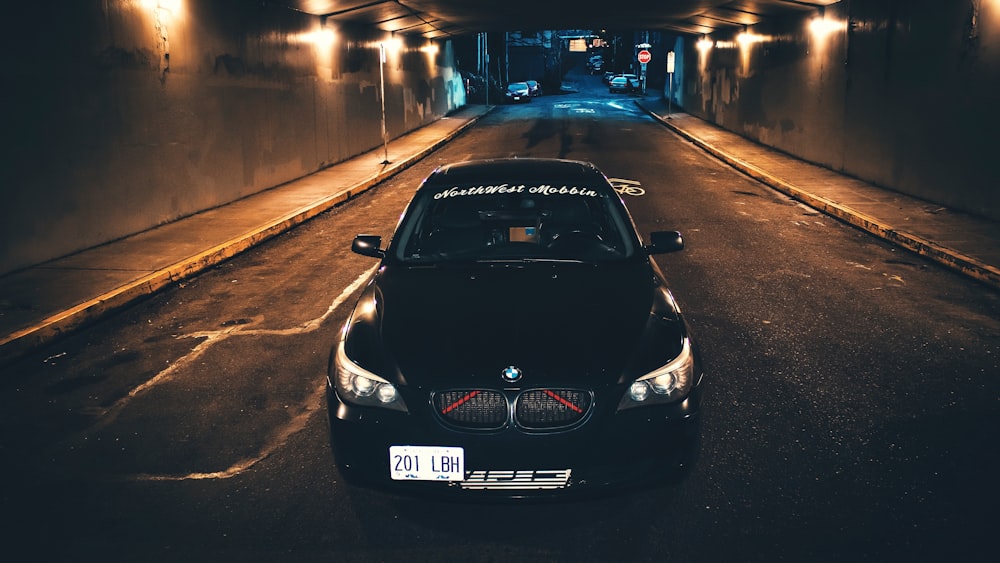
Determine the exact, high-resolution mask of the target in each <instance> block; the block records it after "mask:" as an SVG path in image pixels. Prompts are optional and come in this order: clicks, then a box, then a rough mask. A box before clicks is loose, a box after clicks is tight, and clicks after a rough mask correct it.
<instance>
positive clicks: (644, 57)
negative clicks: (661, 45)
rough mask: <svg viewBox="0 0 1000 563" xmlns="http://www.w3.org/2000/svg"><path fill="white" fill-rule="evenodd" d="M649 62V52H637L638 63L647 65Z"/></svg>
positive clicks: (650, 57) (651, 57) (651, 58)
mask: <svg viewBox="0 0 1000 563" xmlns="http://www.w3.org/2000/svg"><path fill="white" fill-rule="evenodd" d="M651 60H653V55H650V54H649V51H647V50H645V49H643V50H641V51H639V62H640V63H642V64H646V63H648V62H649V61H651Z"/></svg>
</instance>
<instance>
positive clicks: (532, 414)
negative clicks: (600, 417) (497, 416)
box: [514, 389, 593, 430]
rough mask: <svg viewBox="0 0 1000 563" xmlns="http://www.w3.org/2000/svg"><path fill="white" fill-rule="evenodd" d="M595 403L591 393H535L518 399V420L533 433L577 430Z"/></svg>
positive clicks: (515, 410) (566, 390) (573, 391)
mask: <svg viewBox="0 0 1000 563" xmlns="http://www.w3.org/2000/svg"><path fill="white" fill-rule="evenodd" d="M592 403H593V400H592V397H591V395H590V393H589V392H587V391H579V390H575V389H532V390H530V391H525V392H524V393H521V394H520V395H519V396H518V398H517V406H516V407H515V409H514V420H515V421H516V422H517V423H518V424H519V425H520V426H522V427H523V428H528V429H532V430H548V429H553V428H563V427H567V426H573V425H574V424H576V423H578V422H580V421H582V420H583V419H584V417H586V416H587V413H588V412H589V411H590V406H591V404H592Z"/></svg>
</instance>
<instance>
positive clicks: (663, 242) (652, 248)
mask: <svg viewBox="0 0 1000 563" xmlns="http://www.w3.org/2000/svg"><path fill="white" fill-rule="evenodd" d="M678 250H684V237H682V236H681V234H680V233H679V232H677V231H654V232H652V233H649V244H648V245H646V252H647V253H648V254H665V253H667V252H676V251H678Z"/></svg>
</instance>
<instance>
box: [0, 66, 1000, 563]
mask: <svg viewBox="0 0 1000 563" xmlns="http://www.w3.org/2000/svg"><path fill="white" fill-rule="evenodd" d="M578 78H579V79H580V91H579V92H577V93H573V94H563V95H549V96H545V97H543V98H539V99H536V100H534V101H532V102H531V103H528V104H523V105H518V106H503V107H501V108H498V109H497V110H496V111H494V112H493V113H492V114H490V115H489V116H487V117H486V118H485V119H484V120H482V121H481V122H480V124H479V125H477V126H476V127H475V128H473V129H472V130H470V131H468V132H467V133H466V134H464V135H463V136H461V137H460V138H458V139H457V140H455V141H453V142H452V143H450V144H449V145H448V146H446V147H445V148H443V149H442V150H440V151H438V152H436V153H434V154H433V155H431V156H430V157H428V158H427V159H425V160H424V161H423V162H421V163H420V164H418V165H417V166H415V167H413V168H411V169H409V170H407V171H406V172H404V173H402V174H401V175H399V176H397V177H396V178H394V179H392V180H390V181H388V182H386V183H384V184H383V185H381V186H379V187H377V188H376V189H374V190H371V191H369V192H367V193H365V194H363V195H361V196H360V197H358V198H356V199H354V200H352V201H350V202H348V203H346V204H344V205H342V206H340V207H338V208H336V209H334V210H332V211H330V212H328V213H326V214H324V215H322V216H320V217H318V218H316V219H315V220H313V221H310V222H309V223H307V224H305V225H303V226H302V227H300V228H298V229H296V230H294V231H292V232H289V233H287V234H285V235H282V236H280V237H277V238H276V239H273V240H271V241H269V242H267V243H266V244H264V245H262V246H260V247H258V248H255V249H253V250H251V251H249V252H247V253H245V254H243V255H240V256H238V257H236V258H234V259H233V260H231V261H229V262H227V263H225V264H223V265H221V266H219V267H217V268H215V269H214V270H212V271H209V272H207V273H204V274H203V275H201V276H199V277H197V278H195V279H193V280H190V281H187V282H184V283H183V284H181V285H179V286H177V287H175V288H172V289H170V290H167V291H165V292H163V293H161V294H158V295H156V296H154V297H152V298H150V299H148V300H146V301H144V302H143V303H140V304H138V305H136V306H134V307H132V308H130V309H128V310H126V311H124V312H122V313H120V314H118V315H117V316H115V317H114V318H111V319H109V320H107V321H105V322H102V323H101V324H99V325H97V326H94V327H92V328H90V329H88V330H86V331H84V332H80V333H77V334H75V335H73V336H71V337H69V338H67V339H64V340H62V341H60V342H57V343H55V344H53V345H52V346H50V347H49V348H47V349H45V350H41V351H40V352H38V353H37V354H35V355H32V356H29V357H26V358H24V359H23V360H21V361H19V362H18V363H17V364H14V365H12V366H9V367H6V368H5V373H3V375H2V377H0V412H2V415H0V416H2V419H0V420H2V426H0V428H2V429H0V437H2V438H0V464H2V467H3V478H2V498H0V501H2V503H3V507H4V512H5V514H6V515H7V523H6V524H5V525H4V526H3V527H0V530H2V531H0V538H2V539H3V542H2V544H0V545H2V547H0V550H3V551H0V553H4V554H5V555H15V556H16V559H12V558H10V557H5V559H7V560H37V561H41V560H46V561H47V560H54V561H70V560H72V561H90V560H101V561H140V560H141V561H220V560H230V561H422V560H435V561H437V560H447V561H459V560H461V561H696V562H697V561H708V562H714V561H796V562H798V561H824V562H825V561H830V562H840V561H848V560H850V561H937V560H942V558H943V559H946V560H959V559H962V560H967V561H987V560H992V556H993V555H994V554H993V552H994V551H995V549H994V547H993V543H992V541H991V540H992V539H993V538H992V536H993V530H994V529H995V528H996V527H997V525H998V523H1000V522H998V517H997V515H996V512H995V506H997V504H998V502H1000V494H998V487H997V484H996V479H995V478H994V473H995V472H996V470H997V468H998V467H1000V453H998V448H997V445H996V444H997V440H996V438H997V434H998V432H997V429H998V428H1000V424H998V422H1000V404H998V403H1000V400H998V399H1000V381H998V378H997V374H998V373H1000V367H998V363H1000V360H998V356H1000V294H998V293H997V292H995V291H993V290H990V289H988V288H986V287H984V286H982V285H979V284H977V283H975V282H971V281H969V280H966V279H964V278H962V277H960V276H958V275H955V274H952V273H950V272H947V271H945V270H943V269H941V268H939V267H937V266H935V265H933V264H931V263H929V262H926V261H924V260H922V259H920V258H918V257H915V256H913V255H910V254H907V253H905V252H904V251H899V250H896V249H894V248H892V247H891V246H888V245H886V244H884V243H882V242H880V241H877V240H875V239H873V238H871V237H869V236H868V235H865V234H863V233H861V232H859V231H856V230H854V229H852V228H850V227H847V226H844V225H841V224H839V223H837V222H835V221H834V220H832V219H829V218H827V217H824V216H822V215H820V214H818V213H816V212H815V211H813V210H810V209H808V208H805V207H803V206H801V205H799V204H797V203H795V202H793V201H791V200H789V199H788V198H786V197H785V196H782V195H780V194H777V193H776V192H774V191H772V190H770V189H768V188H766V187H764V186H762V185H760V184H758V183H756V182H754V181H751V180H749V179H747V178H745V177H743V176H741V175H739V174H738V173H736V172H734V171H733V170H731V169H729V168H727V167H726V166H724V165H723V164H721V163H719V162H718V161H716V160H713V159H712V158H711V157H709V156H707V155H706V154H704V153H702V152H700V151H698V150H697V149H695V148H693V147H692V146H691V145H690V144H688V143H687V142H685V141H683V140H681V139H680V138H678V137H677V136H675V135H673V134H671V133H670V132H669V131H667V130H666V129H665V128H663V127H662V126H661V125H659V124H657V123H655V122H654V121H653V120H651V119H650V118H648V117H646V116H645V115H643V114H642V113H641V112H640V111H639V110H638V109H637V108H636V107H635V105H634V104H633V103H632V102H631V101H630V98H629V96H627V95H609V94H608V93H607V91H606V89H605V88H603V87H602V86H601V85H600V83H599V81H598V80H597V78H596V77H587V76H580V77H578ZM515 155H516V156H522V157H524V156H546V157H565V158H573V159H581V160H590V161H593V162H594V163H595V164H597V165H598V166H599V167H601V168H602V169H603V170H604V171H605V172H606V173H607V174H608V176H610V177H613V178H616V179H618V181H619V183H620V185H622V186H623V187H628V188H629V189H628V190H627V192H626V195H624V196H623V197H624V198H625V199H626V203H627V204H628V205H629V207H630V209H631V211H632V213H633V215H634V216H635V218H636V221H637V223H638V226H639V228H640V230H641V231H643V232H647V233H648V232H649V231H652V230H662V229H678V230H680V231H682V232H683V233H684V236H685V240H686V243H687V249H686V250H685V251H683V252H681V253H675V254H670V255H665V256H663V257H660V258H658V260H659V262H660V264H661V266H663V268H664V269H665V271H666V272H667V274H668V276H669V277H670V278H671V286H672V288H673V290H674V293H675V296H676V297H677V299H678V301H679V302H680V305H681V307H682V308H683V309H684V311H685V312H686V314H687V315H688V317H689V318H690V321H691V324H692V326H693V329H694V331H695V335H696V337H697V338H698V339H699V341H700V344H701V348H702V352H703V356H704V358H703V359H704V362H705V366H706V370H707V378H708V379H707V393H706V396H705V401H704V406H703V412H702V415H703V421H702V440H701V449H700V455H699V457H698V460H697V462H696V464H695V466H694V468H693V469H692V471H691V473H690V474H689V475H688V476H687V477H686V478H685V479H683V480H682V481H680V482H665V483H664V484H663V486H661V487H657V488H654V489H650V490H642V491H636V492H633V493H628V494H619V495H612V496H608V497H604V498H598V499H592V500H586V501H574V502H568V503H551V504H537V503H531V504H518V503H513V504H484V505H480V504H465V503H463V504H451V503H445V502H434V501H429V500H426V499H409V498H398V497H394V496H389V495H385V494H381V493H378V492H372V491H366V490H358V489H352V488H349V487H347V486H345V485H344V484H343V483H342V480H341V479H340V476H339V475H338V473H337V471H336V469H335V467H334V465H333V460H332V456H331V453H330V449H329V444H328V432H327V428H326V413H325V406H324V402H323V400H322V391H323V377H324V373H325V365H326V359H327V354H328V351H329V345H330V343H331V342H332V340H333V337H334V334H335V333H336V332H337V330H338V329H339V327H340V325H341V323H342V322H343V320H344V318H345V316H346V314H347V310H348V308H349V306H350V305H351V303H352V300H353V299H354V297H356V294H357V288H358V285H357V284H358V283H359V280H361V279H363V277H364V276H365V275H366V273H367V272H368V271H369V270H370V268H371V267H372V266H374V261H373V260H372V259H369V258H365V257H362V256H358V255H355V254H352V253H351V252H350V250H349V249H350V240H351V238H352V237H353V236H354V235H355V234H356V233H362V232H365V233H374V234H382V235H386V236H387V235H389V234H390V233H391V231H392V228H393V226H394V225H395V222H396V220H397V218H398V216H399V214H400V212H401V211H402V209H403V207H404V205H405V203H406V201H407V200H408V198H409V197H410V195H411V194H412V193H413V190H414V188H415V187H416V186H417V184H418V183H419V182H420V180H421V179H422V178H423V177H425V176H426V175H427V174H428V172H429V171H430V170H432V169H433V168H434V167H435V166H437V165H438V164H440V163H444V162H451V161H455V160H462V159H467V158H482V157H492V156H515ZM442 305H443V306H461V304H460V303H454V304H442ZM652 446H653V445H652V444H651V447H652Z"/></svg>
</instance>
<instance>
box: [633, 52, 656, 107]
mask: <svg viewBox="0 0 1000 563" xmlns="http://www.w3.org/2000/svg"><path fill="white" fill-rule="evenodd" d="M636 58H637V59H639V65H640V66H641V68H642V71H641V72H640V75H641V76H640V78H641V80H642V95H643V96H645V95H646V63H648V62H649V61H651V60H653V55H651V54H650V53H649V51H647V50H646V49H643V50H641V51H639V54H638V55H636Z"/></svg>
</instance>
